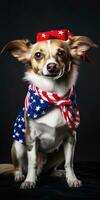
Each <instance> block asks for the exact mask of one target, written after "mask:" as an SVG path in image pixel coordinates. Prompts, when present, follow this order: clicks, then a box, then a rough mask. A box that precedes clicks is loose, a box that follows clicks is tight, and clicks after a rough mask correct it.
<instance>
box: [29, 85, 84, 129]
mask: <svg viewBox="0 0 100 200" xmlns="http://www.w3.org/2000/svg"><path fill="white" fill-rule="evenodd" d="M29 89H31V90H34V91H35V94H36V95H38V96H39V97H40V98H41V99H43V100H45V101H47V102H49V103H51V104H54V105H55V106H58V107H59V108H60V109H61V112H62V114H63V116H64V118H65V120H66V123H67V125H68V126H69V127H70V128H72V129H75V128H77V127H78V125H79V123H80V114H79V109H78V108H77V107H75V108H74V104H75V103H74V102H73V101H72V100H71V99H70V97H71V95H72V94H73V87H72V88H71V89H69V91H68V92H67V93H66V94H65V95H64V96H59V95H58V94H57V93H55V92H46V91H43V90H42V89H40V88H38V87H34V86H33V85H32V84H30V85H29ZM29 104H30V95H29V92H28V93H27V96H26V98H25V110H26V111H27V110H28V107H29Z"/></svg>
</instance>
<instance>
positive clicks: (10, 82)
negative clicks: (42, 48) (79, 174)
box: [0, 0, 100, 163]
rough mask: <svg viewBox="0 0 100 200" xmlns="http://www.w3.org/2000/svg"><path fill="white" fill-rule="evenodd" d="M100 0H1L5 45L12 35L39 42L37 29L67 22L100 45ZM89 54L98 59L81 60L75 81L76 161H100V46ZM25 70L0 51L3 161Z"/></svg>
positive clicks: (1, 39)
mask: <svg viewBox="0 0 100 200" xmlns="http://www.w3.org/2000/svg"><path fill="white" fill-rule="evenodd" d="M76 2H77V3H76ZM98 2H99V1H96V0H95V1H93V2H91V1H73V0H68V1H67V0H66V1H58V2H57V1H53V2H52V1H46V2H45V1H44V2H42V1H38V2H37V1H33V0H29V1H25V0H21V1H17V0H15V1H12V0H10V1H9V0H0V50H1V49H2V48H3V47H4V45H6V43H7V42H9V41H11V40H15V39H23V38H28V39H29V40H30V41H31V42H32V43H34V42H35V36H36V33H37V32H39V31H48V30H53V29H64V28H69V29H70V30H71V31H72V32H73V34H74V35H85V36H88V37H90V38H91V39H92V40H93V41H94V42H95V43H96V44H98V45H99V44H100V22H99V19H100V10H99V5H98ZM89 55H90V57H91V58H92V60H93V64H87V63H85V62H83V61H82V62H81V66H80V70H79V78H78V81H77V85H76V92H77V102H78V106H79V108H80V116H81V124H80V127H79V128H78V134H77V145H76V151H75V161H79V162H82V161H98V162H99V161H100V50H99V49H91V50H90V51H89ZM24 71H25V67H24V64H21V63H19V62H17V61H16V60H15V59H14V58H12V57H11V56H10V55H9V54H7V53H6V52H4V53H3V54H2V55H0V163H2V162H8V161H10V160H11V158H10V148H11V144H12V132H13V125H14V122H15V119H16V117H17V114H18V113H19V111H20V109H21V108H22V106H23V103H24V98H25V95H26V91H27V84H26V83H24V82H23V80H22V77H23V75H24Z"/></svg>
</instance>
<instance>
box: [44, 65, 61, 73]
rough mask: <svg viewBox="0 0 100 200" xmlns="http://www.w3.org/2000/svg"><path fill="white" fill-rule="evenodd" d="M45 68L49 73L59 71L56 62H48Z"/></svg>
mask: <svg viewBox="0 0 100 200" xmlns="http://www.w3.org/2000/svg"><path fill="white" fill-rule="evenodd" d="M47 70H48V72H50V73H57V72H59V68H58V66H57V64H56V63H49V64H48V65H47Z"/></svg>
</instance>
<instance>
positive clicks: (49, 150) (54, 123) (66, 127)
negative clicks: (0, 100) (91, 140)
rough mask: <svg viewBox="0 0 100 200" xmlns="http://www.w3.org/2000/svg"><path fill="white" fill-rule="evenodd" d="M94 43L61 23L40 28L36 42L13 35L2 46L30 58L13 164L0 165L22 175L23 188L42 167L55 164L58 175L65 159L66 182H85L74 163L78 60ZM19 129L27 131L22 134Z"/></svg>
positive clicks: (47, 169) (31, 185)
mask: <svg viewBox="0 0 100 200" xmlns="http://www.w3.org/2000/svg"><path fill="white" fill-rule="evenodd" d="M92 47H97V45H96V44H95V43H93V42H92V40H91V39H90V38H88V37H86V36H73V35H72V33H71V32H70V31H69V30H67V29H63V30H54V31H48V32H40V33H38V34H37V40H36V43H35V44H31V43H30V41H29V40H14V41H11V42H9V43H8V44H7V45H6V46H5V47H4V48H3V50H2V52H3V51H4V50H7V51H9V52H10V53H11V55H12V56H13V57H15V58H16V59H17V60H18V61H20V62H22V63H25V64H27V68H26V72H25V76H24V80H25V81H28V83H29V87H28V93H27V96H26V98H25V106H24V108H23V110H22V111H21V113H20V114H19V116H18V118H17V120H16V122H15V126H14V134H13V138H14V142H13V144H12V148H11V157H12V162H13V165H12V164H11V165H10V164H8V165H4V164H1V166H0V173H3V172H6V171H8V172H9V173H13V174H14V179H15V181H23V182H22V183H21V188H22V189H31V188H34V187H35V185H36V180H37V177H38V176H39V175H40V174H41V173H44V174H45V173H47V172H50V170H51V171H52V174H54V175H59V173H60V172H61V171H58V170H57V168H58V167H59V166H60V165H61V163H63V162H65V164H64V167H65V173H64V174H65V178H66V181H67V184H68V186H69V187H80V186H81V185H82V182H81V180H78V178H77V177H76V175H75V173H74V168H73V159H74V150H75V144H76V134H77V127H78V125H79V122H80V117H79V110H78V107H77V105H76V102H75V84H76V81H77V77H78V71H79V66H80V60H81V59H83V58H84V59H85V60H86V59H87V57H86V55H87V54H86V52H87V50H88V49H90V48H92ZM40 104H41V105H40ZM43 106H44V107H43ZM32 109H33V110H32ZM33 111H34V112H33ZM33 115H34V117H33ZM21 126H22V127H21ZM21 132H22V134H23V136H19V135H20V134H21ZM20 137H24V139H23V138H20ZM23 140H24V141H23ZM24 172H26V178H25V176H24ZM60 175H62V173H61V174H60Z"/></svg>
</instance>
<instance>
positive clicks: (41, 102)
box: [13, 84, 80, 144]
mask: <svg viewBox="0 0 100 200" xmlns="http://www.w3.org/2000/svg"><path fill="white" fill-rule="evenodd" d="M55 107H59V109H60V110H61V114H62V115H63V117H64V119H65V121H66V124H67V125H68V127H69V128H71V129H76V128H78V126H79V123H80V115H79V109H78V107H77V104H76V94H75V90H74V87H72V88H71V89H69V91H68V92H67V93H66V95H64V96H59V95H58V94H57V93H56V92H46V91H43V90H41V89H40V88H38V87H34V86H33V85H32V84H30V85H29V87H28V93H27V96H26V98H25V106H24V108H23V109H22V111H21V112H20V113H19V115H18V117H17V119H16V122H15V125H14V133H13V138H14V139H15V140H17V141H19V142H20V143H22V144H25V120H24V111H26V113H27V116H28V117H29V118H32V119H37V118H39V117H42V116H43V115H45V114H46V113H47V112H49V111H50V110H52V109H53V108H55Z"/></svg>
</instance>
